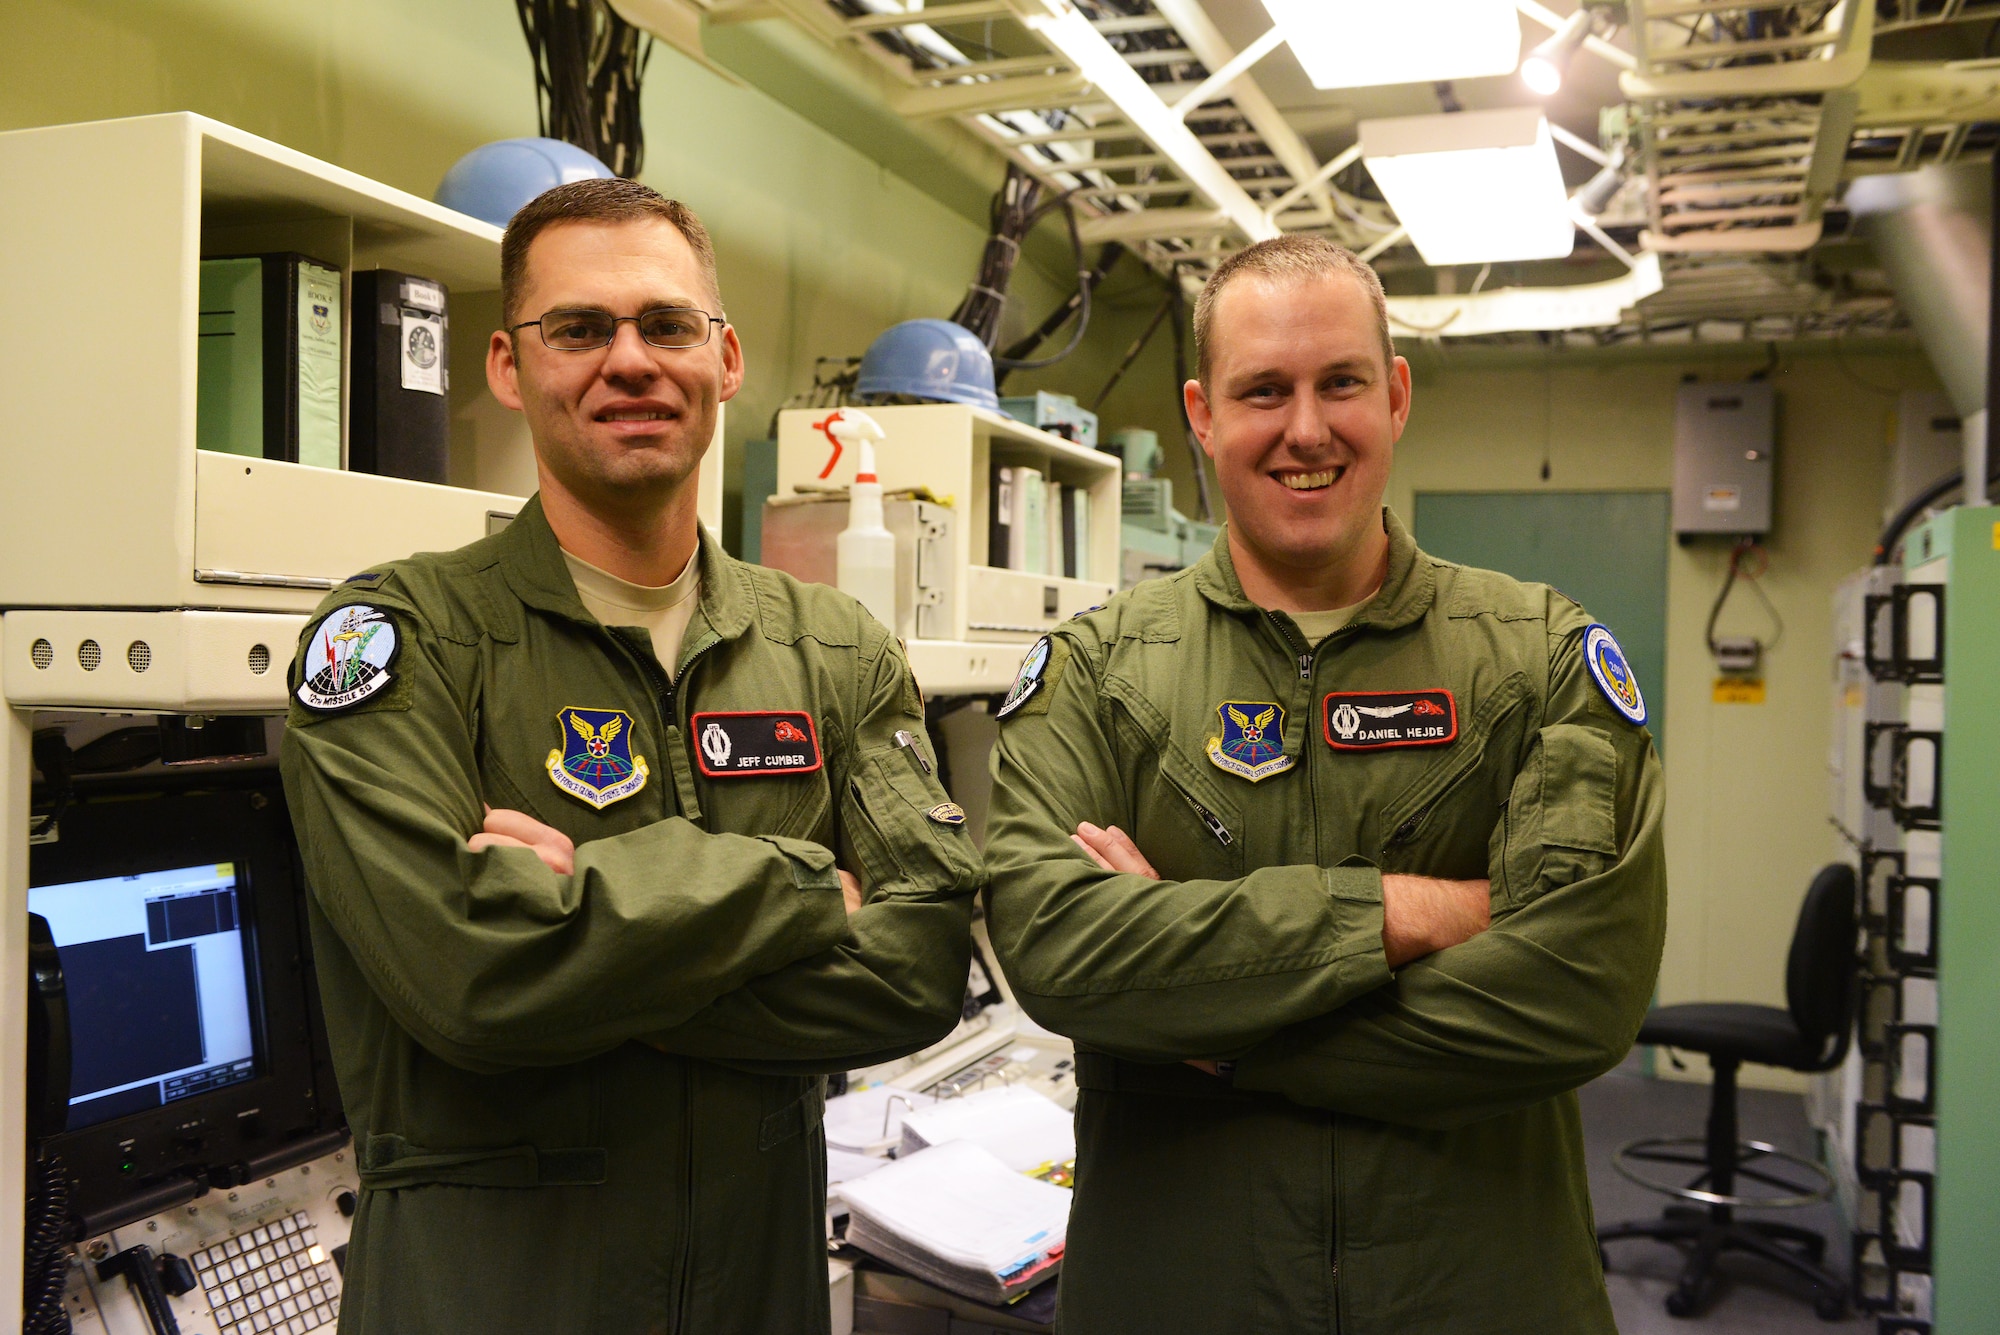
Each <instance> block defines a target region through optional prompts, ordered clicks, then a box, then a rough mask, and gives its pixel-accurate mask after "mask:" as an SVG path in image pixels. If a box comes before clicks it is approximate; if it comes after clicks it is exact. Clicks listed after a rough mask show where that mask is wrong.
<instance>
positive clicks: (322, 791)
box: [283, 180, 980, 1335]
mask: <svg viewBox="0 0 2000 1335" xmlns="http://www.w3.org/2000/svg"><path fill="white" fill-rule="evenodd" d="M501 302H502V307H503V311H504V320H503V323H504V325H505V328H504V329H502V330H501V331H500V332H497V333H495V334H494V335H493V338H492V343H491V346H490V349H489V351H488V359H487V376H488V382H489V383H490V384H491V386H492V388H493V392H494V394H495V395H496V397H498V398H499V399H500V401H501V402H502V403H504V404H506V405H507V406H508V407H510V408H513V409H515V410H517V411H520V412H522V413H523V414H524V415H525V416H526V418H527V422H528V426H529V430H530V432H531V434H532V436H533V438H534V446H535V462H536V467H537V471H538V475H539V478H540V492H539V495H538V496H537V497H536V498H535V499H533V500H530V501H529V502H528V504H527V506H526V507H525V508H524V509H523V510H522V511H521V513H520V515H519V516H518V517H516V518H515V520H514V521H513V522H512V524H510V525H509V526H508V527H507V528H506V529H505V530H504V531H503V532H501V533H499V534H498V535H496V536H494V537H491V538H488V539H486V540H484V541H481V542H477V543H474V544H472V545H471V546H469V547H465V548H462V549H460V550H458V551H456V552H449V553H443V554H428V555H421V556H416V557H412V558H410V559H408V560H405V561H398V562H395V563H393V564H391V565H388V566H385V567H382V568H380V569H377V570H374V571H371V572H369V573H367V574H363V575H358V576H356V577H354V578H353V579H351V580H349V581H348V582H347V584H346V585H344V586H343V587H342V588H341V589H340V590H339V591H338V592H336V593H335V594H333V595H331V596H330V597H329V598H328V599H327V600H326V602H325V603H324V604H323V605H322V606H321V608H320V610H319V612H318V613H317V614H316V615H315V616H314V617H313V618H312V620H311V621H310V622H309V623H308V629H307V631H306V632H305V634H304V637H303V638H302V640H301V648H300V652H299V657H298V660H297V662H296V664H295V666H294V671H293V673H292V677H291V687H292V692H293V697H294V703H293V706H292V711H291V718H290V720H289V727H288V729H287V733H286V738H285V745H284V756H283V761H284V774H285V781H286V790H287V793H288V795H289V798H290V801H291V806H292V813H293V818H294V821H295V823H296V825H297V828H298V832H299V837H300V845H301V849H302V853H303V856H304V859H305V864H306V868H307V871H308V873H309V881H310V884H311V886H312V896H311V900H310V913H311V921H312V930H313V938H314V944H315V953H316V958H317V963H318V970H319V975H320V986H321V990H322V993H323V995H324V998H325V1003H326V1018H327V1030H328V1035H329V1038H330V1040H331V1042H332V1046H333V1058H334V1062H335V1065H336V1068H337V1071H338V1075H339V1078H340V1085H341V1093H342V1097H343V1100H344V1102H345V1103H346V1107H347V1113H348V1120H349V1122H350V1124H351V1125H352V1128H353V1131H354V1138H355V1149H356V1154H357V1157H358V1160H359V1168H360V1175H361V1182H362V1190H361V1194H360V1204H359V1209H358V1211H357V1213H356V1216H355V1221H354V1234H353V1240H352V1242H351V1244H350V1250H349V1253H348V1258H347V1263H346V1271H345V1277H346V1298H345V1303H346V1306H345V1310H344V1311H343V1313H342V1329H343V1330H345V1331H348V1332H350V1335H351V1333H352V1332H357V1331H359V1332H374V1331H393V1332H396V1335H410V1333H411V1332H438V1333H439V1335H463V1332H468V1331H481V1332H506V1331H524V1332H525V1331H535V1332H547V1331H590V1332H593V1335H614V1333H618V1332H633V1333H634V1335H637V1332H642V1331H643V1332H656V1331H661V1332H664V1331H672V1332H681V1333H683V1335H717V1333H718V1332H722V1333H726V1332H738V1331H740V1332H752V1331H779V1330H782V1331H786V1332H794V1331H801V1332H812V1331H822V1332H823V1331H825V1330H827V1328H828V1303H827V1274H826V1267H825V1259H826V1258H825V1248H824V1245H823V1239H824V1236H825V1215H824V1206H825V1201H824V1196H825V1154H824V1148H823V1141H822V1138H821V1134H820V1130H819V1122H820V1114H821V1110H822V1108H823V1106H824V1097H823V1081H822V1079H821V1075H820V1073H822V1072H830V1071H838V1070H844V1069H848V1068H850V1067H854V1066H861V1065H867V1064H871V1063H874V1062H878V1061H884V1060H888V1059H890V1058H892V1057H895V1056H899V1055H901V1054H903V1053H907V1052H911V1051H914V1050H916V1049H917V1048H920V1047H922V1046H924V1045H925V1044H928V1043H930V1042H933V1041H935V1040H936V1039H938V1038H940V1037H942V1036H943V1035H944V1034H945V1033H946V1032H947V1031H948V1030H950V1028H951V1027H952V1025H953V1023H954V1022H955V1021H956V1020H957V1018H958V1012H959V1006H960V1003H961V1001H962V999H963V995H964V987H965V978H966V969H967V959H968V954H969V944H968V925H969V921H970V913H971V896H972V895H973V893H974V892H975V891H976V890H977V888H978V886H979V883H980V871H979V861H978V857H977V854H976V853H975V851H974V850H973V848H972V845H971V843H970V841H969V839H968V838H967V836H966V834H965V831H964V826H963V822H964V816H963V814H962V813H960V812H959V811H958V809H957V808H956V807H954V806H952V805H951V804H950V802H949V801H948V799H947V798H946V795H945V794H944V792H943V790H942V789H940V788H939V787H938V785H937V783H936V781H935V780H934V779H933V778H932V770H933V761H932V759H931V758H930V757H929V756H928V755H927V754H926V752H925V750H924V743H923V742H922V741H921V740H919V739H921V738H922V737H923V735H924V734H923V710H922V705H921V703H920V697H919V696H918V693H917V688H916V684H915V682H914V681H913V680H912V679H911V676H910V672H909V669H908V667H907V666H906V664H905V663H904V660H903V656H902V653H901V651H900V649H899V647H898V646H897V643H896V640H895V638H894V637H893V636H892V635H891V634H890V633H889V631H888V630H886V629H885V628H884V627H883V626H881V625H880V624H879V623H877V622H876V621H875V620H874V619H873V618H871V617H870V616H869V615H868V613H867V612H866V611H864V610H863V609H862V608H861V607H860V606H859V604H857V603H855V602H854V601H853V600H852V599H849V598H847V597H845V596H843V595H841V594H839V593H837V592H835V591H833V590H831V589H828V588H824V587H820V586H812V585H801V584H799V583H797V582H796V581H793V580H791V579H790V578H788V577H786V576H784V575H780V574H778V573H776V572H773V571H768V570H764V569H761V568H759V567H755V566H749V565H745V564H744V563H742V562H739V561H736V560H733V559H731V558H730V557H729V556H727V555H726V554H725V553H723V552H722V550H721V549H720V548H719V547H718V546H717V544H716V543H715V541H714V538H713V537H712V536H711V535H708V534H706V533H704V532H703V531H702V530H701V527H700V524H699V523H698V521H697V519H696V508H695V496H696V486H697V476H698V470H699V467H700V464H701V460H702V454H703V452H704V451H705V450H706V448H707V446H708V443H709V441H710V439H711V438H712V436H713V435H714V433H715V425H716V420H717V413H718V408H719V405H720V404H721V403H722V402H723V401H724V400H726V399H728V398H729V397H730V396H731V395H733V394H734V393H735V392H736V390H737V388H738V387H739V386H740V385H741V383H742V379H743V353H742V348H741V346H740V345H739V344H738V342H737V338H736V333H735V331H734V330H733V329H731V328H730V326H729V324H728V321H727V319H726V318H725V317H724V316H723V315H722V314H721V311H722V301H721V297H720V293H719V290H718V286H717V282H716V274H715V261H714V255H713V251H712V250H711V248H710V243H709V239H708V235H707V233H706V231H704V230H703V228H702V226H701V224H700V222H699V221H697V220H696V219H695V217H694V215H693V214H692V213H691V212H689V211H688V210H687V209H686V208H685V207H684V206H682V205H680V204H678V203H675V202H673V201H671V200H667V199H663V198H662V197H660V196H659V195H657V194H655V193H654V192H653V191H651V190H648V189H647V188H645V187H644V186H641V185H637V184H635V183H633V182H630V181H619V180H592V181H583V182H578V183H575V184H571V185H566V186H561V187H558V188H557V189H555V190H552V191H550V192H548V193H547V194H545V195H543V196H541V197H540V198H538V199H536V200H534V201H533V202H531V203H530V204H529V205H528V206H527V207H526V208H524V209H523V210H522V211H521V212H520V213H519V214H517V215H516V216H515V218H514V220H513V221H512V223H511V224H510V225H509V227H508V229H507V235H506V239H505V241H504V242H503V244H502V249H501Z"/></svg>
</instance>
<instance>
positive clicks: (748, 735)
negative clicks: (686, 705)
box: [688, 709, 820, 779]
mask: <svg viewBox="0 0 2000 1335" xmlns="http://www.w3.org/2000/svg"><path fill="white" fill-rule="evenodd" d="M688 730H689V731H690V732H692V733H693V734H694V742H695V746H694V751H695V761H696V763H698V764H699V765H700V766H701V772H702V773H703V774H706V775H707V776H708V777H709V778H711V779H738V778H749V777H751V776H754V775H758V774H810V773H812V772H813V771H814V770H816V769H818V768H819V767H820V756H819V733H818V731H817V730H815V729H814V727H813V721H812V715H811V714H808V713H806V712H805V711H804V710H802V709H774V710H749V711H743V712H739V713H714V714H696V715H695V716H694V717H693V718H690V719H689V720H688Z"/></svg>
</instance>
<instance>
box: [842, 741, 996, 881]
mask: <svg viewBox="0 0 2000 1335" xmlns="http://www.w3.org/2000/svg"><path fill="white" fill-rule="evenodd" d="M849 783H850V785H851V787H852V793H853V803H852V805H851V806H850V808H849V817H850V824H849V831H848V833H849V836H850V837H851V838H853V840H854V842H855V846H856V848H857V850H858V851H859V852H860V854H861V857H862V860H863V861H864V862H865V863H867V869H868V873H869V876H868V881H869V886H870V889H874V888H876V887H880V888H882V889H885V890H888V891H890V892H892V893H900V894H936V893H939V892H945V893H948V894H962V893H964V892H965V891H967V890H970V889H973V888H976V886H977V882H978V876H979V866H980V863H979V853H978V850H977V849H975V848H974V847H973V844H972V836H971V835H970V834H968V833H967V832H966V829H965V826H964V825H963V824H962V823H960V824H951V823H947V822H944V821H940V820H935V819H933V818H932V816H931V813H932V812H933V811H936V810H938V809H939V808H940V807H942V806H944V805H947V804H948V803H949V802H950V800H951V799H950V798H949V797H947V796H946V795H945V791H944V789H942V788H940V787H938V786H937V784H936V783H935V782H934V781H931V780H928V779H926V778H925V777H924V776H923V775H921V774H919V773H918V771H917V768H916V761H915V759H914V758H913V754H912V752H911V751H910V750H909V749H908V748H905V747H900V746H878V747H875V748H873V749H871V750H869V751H865V752H863V753H862V754H861V755H860V756H859V757H858V758H857V759H856V761H855V765H854V770H853V775H852V777H851V778H850V779H849Z"/></svg>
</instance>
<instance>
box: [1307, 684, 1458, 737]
mask: <svg viewBox="0 0 2000 1335" xmlns="http://www.w3.org/2000/svg"><path fill="white" fill-rule="evenodd" d="M1323 713H1324V721H1325V728H1326V744H1327V745H1328V746H1331V747H1332V748H1333V749H1334V750H1336V751H1375V750H1379V749H1382V748H1384V747H1391V746H1443V745H1444V744H1445V743H1447V742H1450V741H1452V740H1453V739H1455V738H1456V737H1457V736H1458V702H1457V701H1456V700H1455V699H1453V698H1452V694H1451V692H1450V691H1335V692H1333V693H1332V694H1331V695H1329V696H1327V697H1326V701H1325V704H1324V706H1323Z"/></svg>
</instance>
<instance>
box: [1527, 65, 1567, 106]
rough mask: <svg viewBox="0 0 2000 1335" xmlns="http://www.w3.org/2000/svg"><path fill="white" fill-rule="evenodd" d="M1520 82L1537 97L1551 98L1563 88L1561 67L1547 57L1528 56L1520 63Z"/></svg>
mask: <svg viewBox="0 0 2000 1335" xmlns="http://www.w3.org/2000/svg"><path fill="white" fill-rule="evenodd" d="M1521 82H1522V83H1524V84H1526V85H1528V91H1529V92H1531V93H1533V94H1535V96H1537V97H1553V96H1555V94H1556V93H1557V92H1558V91H1560V90H1561V88H1562V86H1563V72H1562V67H1561V66H1560V65H1558V64H1556V63H1555V62H1554V61H1553V60H1550V59H1549V58H1548V57H1547V56H1529V57H1528V58H1527V59H1526V60H1524V61H1522V62H1521Z"/></svg>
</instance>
